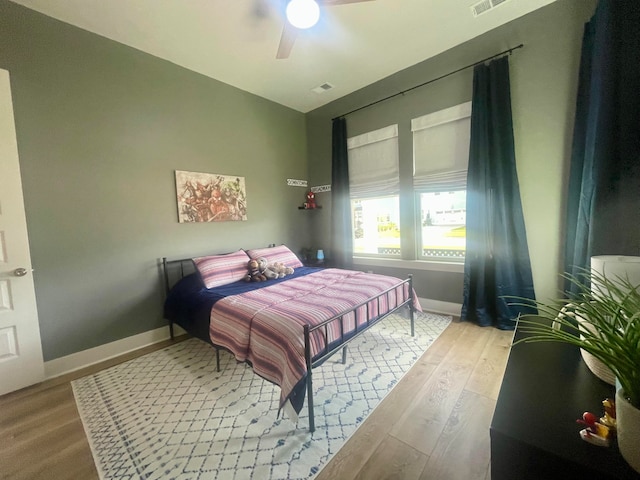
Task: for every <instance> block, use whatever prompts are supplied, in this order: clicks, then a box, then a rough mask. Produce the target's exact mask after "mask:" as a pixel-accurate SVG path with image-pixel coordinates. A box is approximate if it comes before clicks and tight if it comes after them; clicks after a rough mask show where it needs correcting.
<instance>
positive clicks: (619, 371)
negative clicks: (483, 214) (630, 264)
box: [516, 270, 640, 472]
mask: <svg viewBox="0 0 640 480" xmlns="http://www.w3.org/2000/svg"><path fill="white" fill-rule="evenodd" d="M565 278H567V279H568V280H569V281H571V282H572V283H574V284H575V285H576V286H577V287H578V292H577V293H576V294H575V295H573V296H572V298H570V299H569V300H567V299H563V300H556V301H553V302H548V303H546V302H540V301H533V300H527V299H518V301H519V302H521V303H518V305H521V306H529V307H531V306H535V307H537V309H538V314H537V315H522V316H521V318H520V319H519V327H518V328H519V329H521V330H522V331H523V332H524V333H527V334H528V336H526V337H525V338H522V339H521V340H519V341H518V342H516V344H517V343H523V342H524V343H529V342H548V341H551V342H563V343H569V344H572V345H576V346H578V347H580V348H581V349H582V350H584V351H586V352H588V353H589V354H591V355H592V356H593V357H595V358H596V359H598V360H599V361H601V362H602V363H603V364H604V365H606V366H607V367H608V368H609V369H610V370H611V371H612V372H613V374H614V375H615V377H616V379H617V381H618V383H619V385H620V388H619V389H618V391H617V392H616V410H617V423H618V445H619V447H620V452H621V453H622V456H623V457H624V459H625V460H626V461H627V462H628V463H629V464H630V465H631V467H633V468H634V469H635V470H636V471H639V472H640V448H639V447H638V446H639V445H640V285H633V284H631V283H630V282H629V281H628V280H627V279H625V278H621V277H616V278H615V279H611V278H606V277H605V276H604V275H601V274H599V273H597V272H595V271H589V270H584V271H581V272H580V273H578V274H577V276H573V275H568V274H567V275H565ZM590 282H591V283H592V284H593V285H594V288H591V287H590V286H589V283H590ZM540 317H542V319H546V320H548V321H549V320H550V322H548V321H547V322H545V321H543V320H541V318H540Z"/></svg>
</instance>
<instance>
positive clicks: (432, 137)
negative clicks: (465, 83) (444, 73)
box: [411, 102, 471, 261]
mask: <svg viewBox="0 0 640 480" xmlns="http://www.w3.org/2000/svg"><path fill="white" fill-rule="evenodd" d="M411 130H412V132H413V164H414V174H413V187H414V191H415V192H416V196H417V202H418V208H417V215H419V218H417V219H416V223H417V229H416V231H417V234H418V239H417V241H418V258H420V259H422V260H441V261H444V260H446V261H452V260H453V261H463V260H464V255H465V246H466V183H467V164H468V161H469V140H470V134H471V102H468V103H464V104H462V105H457V106H455V107H451V108H447V109H445V110H440V111H438V112H435V113H431V114H429V115H424V116H422V117H419V118H415V119H413V120H412V121H411Z"/></svg>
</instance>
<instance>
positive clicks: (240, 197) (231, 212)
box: [176, 170, 247, 223]
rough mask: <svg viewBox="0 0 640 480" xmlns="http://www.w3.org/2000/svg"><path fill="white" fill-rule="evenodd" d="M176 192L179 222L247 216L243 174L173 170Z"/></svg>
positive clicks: (222, 219) (242, 217)
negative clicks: (240, 175)
mask: <svg viewBox="0 0 640 480" xmlns="http://www.w3.org/2000/svg"><path fill="white" fill-rule="evenodd" d="M176 195H177V201H178V221H179V222H180V223H193V222H226V221H237V220H246V219H247V193H246V190H245V184H244V177H236V176H233V175H218V174H215V173H198V172H184V171H180V170H176Z"/></svg>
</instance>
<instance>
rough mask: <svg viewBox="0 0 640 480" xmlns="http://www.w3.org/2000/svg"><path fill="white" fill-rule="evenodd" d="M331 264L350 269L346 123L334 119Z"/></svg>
mask: <svg viewBox="0 0 640 480" xmlns="http://www.w3.org/2000/svg"><path fill="white" fill-rule="evenodd" d="M331 260H332V263H333V264H334V265H335V266H336V267H339V268H351V266H352V265H353V237H352V232H351V200H350V198H349V158H348V154H347V121H346V120H345V119H344V118H342V117H341V118H335V119H333V131H332V155H331Z"/></svg>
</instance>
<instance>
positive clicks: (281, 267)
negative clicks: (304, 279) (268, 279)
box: [276, 263, 293, 278]
mask: <svg viewBox="0 0 640 480" xmlns="http://www.w3.org/2000/svg"><path fill="white" fill-rule="evenodd" d="M276 271H277V272H278V278H283V277H286V276H287V275H291V274H292V273H293V268H291V267H287V266H285V264H284V263H276Z"/></svg>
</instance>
